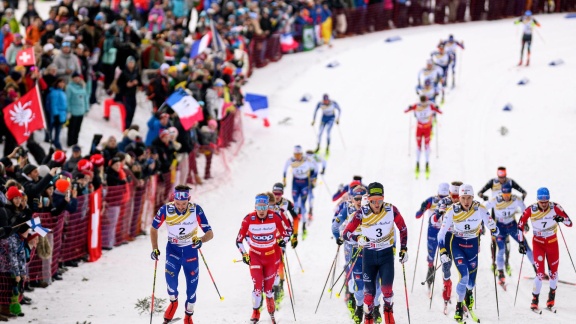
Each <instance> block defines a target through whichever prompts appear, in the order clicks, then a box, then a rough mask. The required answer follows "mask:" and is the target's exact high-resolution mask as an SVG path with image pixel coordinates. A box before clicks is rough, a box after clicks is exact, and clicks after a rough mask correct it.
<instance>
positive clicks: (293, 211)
mask: <svg viewBox="0 0 576 324" xmlns="http://www.w3.org/2000/svg"><path fill="white" fill-rule="evenodd" d="M288 212H289V213H290V215H292V219H296V218H298V214H297V213H296V211H295V210H294V204H293V203H292V202H291V201H289V202H288Z"/></svg>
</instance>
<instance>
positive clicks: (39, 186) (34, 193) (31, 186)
mask: <svg viewBox="0 0 576 324" xmlns="http://www.w3.org/2000/svg"><path fill="white" fill-rule="evenodd" d="M18 182H20V183H21V184H22V185H23V186H24V192H25V193H26V196H28V203H29V204H30V206H31V208H37V207H35V206H34V204H33V202H34V199H36V198H40V195H41V194H42V193H43V192H44V190H46V188H48V187H49V186H50V185H51V184H52V176H51V175H50V174H48V175H46V176H45V177H44V178H40V179H39V180H38V181H34V180H32V179H31V178H30V177H28V176H27V175H24V174H23V175H22V177H21V178H20V179H18ZM32 211H33V212H36V210H32Z"/></svg>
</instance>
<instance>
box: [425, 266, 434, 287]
mask: <svg viewBox="0 0 576 324" xmlns="http://www.w3.org/2000/svg"><path fill="white" fill-rule="evenodd" d="M433 274H434V266H433V265H432V266H430V265H428V272H427V273H426V283H427V284H428V291H430V287H431V286H432V282H433V278H434V276H433Z"/></svg>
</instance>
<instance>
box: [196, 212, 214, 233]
mask: <svg viewBox="0 0 576 324" xmlns="http://www.w3.org/2000/svg"><path fill="white" fill-rule="evenodd" d="M196 216H197V219H198V224H200V227H201V228H202V231H203V232H204V233H206V232H209V231H211V230H212V226H210V224H209V223H208V219H207V218H206V214H204V210H203V209H202V207H200V206H198V205H196Z"/></svg>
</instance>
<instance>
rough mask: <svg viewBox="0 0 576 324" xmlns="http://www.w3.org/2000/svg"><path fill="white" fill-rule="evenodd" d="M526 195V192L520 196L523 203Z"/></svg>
mask: <svg viewBox="0 0 576 324" xmlns="http://www.w3.org/2000/svg"><path fill="white" fill-rule="evenodd" d="M527 194H528V193H526V192H525V193H523V194H522V201H524V198H526V195H527Z"/></svg>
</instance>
